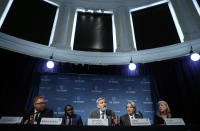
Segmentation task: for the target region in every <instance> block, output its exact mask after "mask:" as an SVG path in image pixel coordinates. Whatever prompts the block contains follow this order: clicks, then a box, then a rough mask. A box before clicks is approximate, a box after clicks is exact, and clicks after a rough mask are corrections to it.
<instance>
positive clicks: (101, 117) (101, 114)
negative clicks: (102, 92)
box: [100, 110, 107, 119]
mask: <svg viewBox="0 0 200 131" xmlns="http://www.w3.org/2000/svg"><path fill="white" fill-rule="evenodd" d="M106 118H107V117H106V110H105V111H104V118H103V112H102V111H101V110H100V119H106Z"/></svg>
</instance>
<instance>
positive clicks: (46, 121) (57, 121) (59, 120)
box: [40, 117, 62, 125]
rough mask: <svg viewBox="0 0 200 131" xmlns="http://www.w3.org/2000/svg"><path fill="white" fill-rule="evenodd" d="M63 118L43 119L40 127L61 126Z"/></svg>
mask: <svg viewBox="0 0 200 131" xmlns="http://www.w3.org/2000/svg"><path fill="white" fill-rule="evenodd" d="M61 123H62V118H45V117H43V118H42V119H41V122H40V125H61Z"/></svg>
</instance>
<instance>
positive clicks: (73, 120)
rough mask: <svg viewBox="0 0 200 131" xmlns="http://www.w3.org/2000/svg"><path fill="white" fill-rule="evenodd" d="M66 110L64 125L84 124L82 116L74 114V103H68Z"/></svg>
mask: <svg viewBox="0 0 200 131" xmlns="http://www.w3.org/2000/svg"><path fill="white" fill-rule="evenodd" d="M64 111H65V115H64V116H63V117H62V118H63V120H62V125H66V126H83V122H82V119H81V116H80V115H78V114H74V108H73V106H72V105H66V106H65V108H64Z"/></svg>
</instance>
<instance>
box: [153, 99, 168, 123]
mask: <svg viewBox="0 0 200 131" xmlns="http://www.w3.org/2000/svg"><path fill="white" fill-rule="evenodd" d="M158 108H159V111H158V112H157V113H156V115H155V116H154V124H160V125H162V124H164V119H165V118H171V117H172V115H171V112H170V109H169V106H168V104H167V102H166V101H158Z"/></svg>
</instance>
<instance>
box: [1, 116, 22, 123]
mask: <svg viewBox="0 0 200 131" xmlns="http://www.w3.org/2000/svg"><path fill="white" fill-rule="evenodd" d="M22 119H23V117H13V116H2V117H1V119H0V124H20V123H21V121H22Z"/></svg>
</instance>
